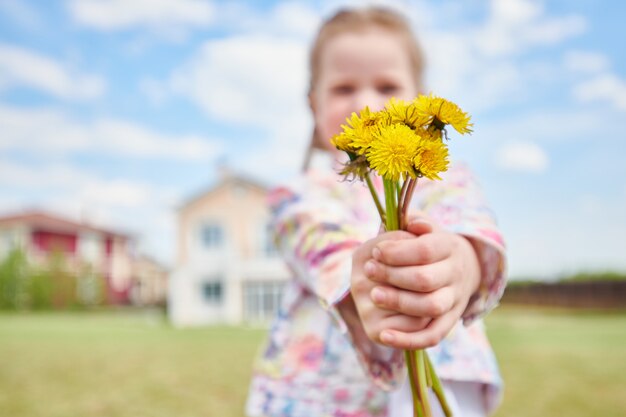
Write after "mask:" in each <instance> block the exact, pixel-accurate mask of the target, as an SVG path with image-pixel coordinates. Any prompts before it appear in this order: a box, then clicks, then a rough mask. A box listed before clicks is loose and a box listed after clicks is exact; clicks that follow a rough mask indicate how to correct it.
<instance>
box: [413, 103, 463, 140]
mask: <svg viewBox="0 0 626 417" xmlns="http://www.w3.org/2000/svg"><path fill="white" fill-rule="evenodd" d="M413 103H414V104H415V106H416V107H417V109H418V111H419V112H420V113H421V114H423V115H426V116H428V117H429V118H431V121H430V123H431V124H432V125H433V126H435V127H436V128H437V129H439V130H443V128H444V127H445V125H450V126H452V127H453V128H454V129H456V131H457V132H459V133H460V134H465V133H471V132H472V129H471V128H472V126H473V124H472V123H470V116H469V115H468V114H467V113H465V112H464V111H463V110H461V108H460V107H459V106H457V105H456V104H454V103H453V102H451V101H448V100H446V99H445V98H441V97H437V96H434V95H432V94H431V95H429V96H422V95H420V96H419V97H418V98H416V99H415V100H414V102H413Z"/></svg>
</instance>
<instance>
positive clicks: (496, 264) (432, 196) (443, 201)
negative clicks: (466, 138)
mask: <svg viewBox="0 0 626 417" xmlns="http://www.w3.org/2000/svg"><path fill="white" fill-rule="evenodd" d="M445 174H446V175H445V177H443V180H442V181H428V182H426V181H425V182H424V183H423V185H422V186H421V187H420V186H419V185H418V187H417V192H416V196H415V197H416V201H417V202H418V204H420V206H421V207H420V208H421V209H422V210H424V211H425V212H426V213H427V214H428V215H429V216H430V217H431V218H432V219H433V220H434V221H435V222H437V223H438V224H440V225H442V226H443V227H444V228H446V229H447V230H450V231H452V232H454V233H458V234H461V235H464V236H467V237H470V238H472V241H473V242H474V247H475V248H476V250H477V255H478V259H479V262H480V265H481V271H482V279H481V284H480V287H479V290H478V291H477V292H476V294H474V295H473V296H472V298H471V299H470V303H469V304H468V307H467V309H466V310H465V312H464V313H463V322H464V323H465V324H469V323H471V322H472V321H474V320H475V319H477V318H479V317H481V316H484V315H485V314H487V313H489V312H490V311H491V310H492V309H493V308H495V307H496V306H497V305H498V303H499V301H500V298H501V297H502V293H503V292H504V287H505V285H506V275H505V272H506V257H505V245H504V240H503V238H502V234H501V233H500V231H499V229H498V227H497V225H496V221H495V216H494V214H493V212H492V211H491V210H490V209H489V207H488V206H487V203H486V200H485V198H484V195H483V193H482V190H481V189H480V186H479V185H478V182H477V181H476V179H475V177H474V175H473V174H472V172H471V171H470V170H469V168H468V167H467V166H465V165H461V164H459V165H453V166H452V167H451V169H450V170H449V171H448V172H446V173H445Z"/></svg>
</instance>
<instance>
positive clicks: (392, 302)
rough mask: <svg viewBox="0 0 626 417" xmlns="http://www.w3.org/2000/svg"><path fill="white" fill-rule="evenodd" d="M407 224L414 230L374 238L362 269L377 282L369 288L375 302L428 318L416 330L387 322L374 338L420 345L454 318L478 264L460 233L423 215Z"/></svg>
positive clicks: (435, 338) (472, 286) (474, 282)
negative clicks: (392, 237)
mask: <svg viewBox="0 0 626 417" xmlns="http://www.w3.org/2000/svg"><path fill="white" fill-rule="evenodd" d="M407 230H408V231H409V232H411V233H413V234H414V235H416V236H414V237H413V238H411V239H403V240H382V241H380V242H377V243H376V244H375V245H374V247H373V249H372V257H373V258H374V259H372V260H369V261H368V262H367V263H366V265H365V266H364V271H365V273H366V275H367V277H368V278H370V279H371V280H372V281H374V282H376V283H378V284H380V285H377V286H375V288H373V289H372V291H371V294H370V295H371V297H372V301H373V302H374V304H375V305H376V306H378V307H380V308H382V309H387V310H390V311H393V312H396V313H401V314H403V315H406V316H410V317H426V318H429V319H432V321H430V322H429V324H428V326H426V327H425V328H424V329H421V330H417V331H407V330H405V329H401V328H395V327H393V326H389V327H387V328H386V330H384V331H382V332H381V334H380V335H379V339H380V341H381V342H382V343H384V344H386V345H389V346H393V347H397V348H402V349H422V348H426V347H430V346H434V345H436V344H437V343H439V342H440V341H441V340H442V339H443V338H444V337H445V336H446V335H447V334H448V333H449V332H450V330H451V329H452V328H453V327H454V325H455V324H456V323H457V321H458V320H459V318H460V317H461V315H462V314H463V311H465V308H466V307H467V303H468V301H469V299H470V297H471V296H472V294H474V292H475V291H476V290H477V288H478V285H479V283H480V265H479V262H478V258H477V256H476V252H475V250H474V247H473V245H472V244H471V243H470V241H469V240H468V239H467V238H465V237H463V236H461V235H458V234H454V233H450V232H446V231H444V230H440V229H436V228H433V226H432V225H431V224H430V223H428V222H427V221H425V220H417V221H413V222H411V223H409V226H408V228H407Z"/></svg>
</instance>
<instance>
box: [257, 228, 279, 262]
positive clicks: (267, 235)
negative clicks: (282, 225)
mask: <svg viewBox="0 0 626 417" xmlns="http://www.w3.org/2000/svg"><path fill="white" fill-rule="evenodd" d="M261 253H262V254H263V256H266V257H268V258H274V257H276V255H277V254H278V251H277V250H276V245H275V244H274V228H273V226H272V224H271V223H267V224H265V226H264V227H263V229H262V230H261Z"/></svg>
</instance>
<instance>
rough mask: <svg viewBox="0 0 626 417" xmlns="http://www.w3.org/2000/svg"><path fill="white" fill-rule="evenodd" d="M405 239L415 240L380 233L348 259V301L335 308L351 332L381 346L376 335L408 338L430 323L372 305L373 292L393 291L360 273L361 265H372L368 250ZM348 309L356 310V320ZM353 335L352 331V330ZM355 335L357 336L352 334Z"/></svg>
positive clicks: (406, 235) (398, 233) (409, 236)
mask: <svg viewBox="0 0 626 417" xmlns="http://www.w3.org/2000/svg"><path fill="white" fill-rule="evenodd" d="M408 239H415V235H413V234H411V233H408V232H403V231H394V232H388V233H383V234H381V235H379V236H377V237H376V238H374V239H371V240H369V241H367V242H365V243H363V244H362V245H361V246H360V247H359V248H358V249H357V250H356V251H355V252H354V253H353V255H352V276H351V290H350V293H351V297H347V298H346V300H344V302H342V303H341V304H340V305H339V309H340V311H341V313H342V315H343V317H344V319H345V320H346V322H347V323H349V324H351V325H354V328H355V329H356V327H360V326H358V324H360V325H361V326H362V328H363V331H364V332H365V334H364V335H363V337H367V338H369V339H370V340H373V341H374V342H378V343H383V342H382V340H381V339H380V335H381V333H382V332H383V331H384V330H387V329H394V330H397V331H401V332H405V333H406V334H411V333H414V332H419V331H420V330H423V329H424V328H425V327H426V325H428V323H429V322H430V318H422V317H415V316H411V315H406V314H403V313H401V312H398V311H394V310H392V309H387V308H383V307H381V306H377V305H376V304H374V302H373V300H372V296H371V294H372V290H373V289H374V288H376V287H378V288H382V289H389V290H393V288H392V287H390V286H385V285H384V284H383V283H382V282H380V281H379V282H380V283H379V282H375V281H372V280H371V279H369V278H368V276H367V273H366V272H365V270H364V269H365V265H369V263H370V262H374V259H373V257H372V250H373V249H374V248H375V247H377V245H379V244H381V243H382V242H390V243H391V242H400V241H407V240H408ZM381 284H383V285H381ZM396 291H397V290H396ZM351 308H352V309H356V312H357V313H358V316H357V315H355V314H351V313H350V309H351ZM396 310H398V309H396ZM354 332H355V330H354V329H353V333H354ZM356 334H360V333H359V332H356ZM353 337H354V335H353ZM387 344H389V343H387ZM390 345H391V344H390ZM392 346H395V345H392Z"/></svg>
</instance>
